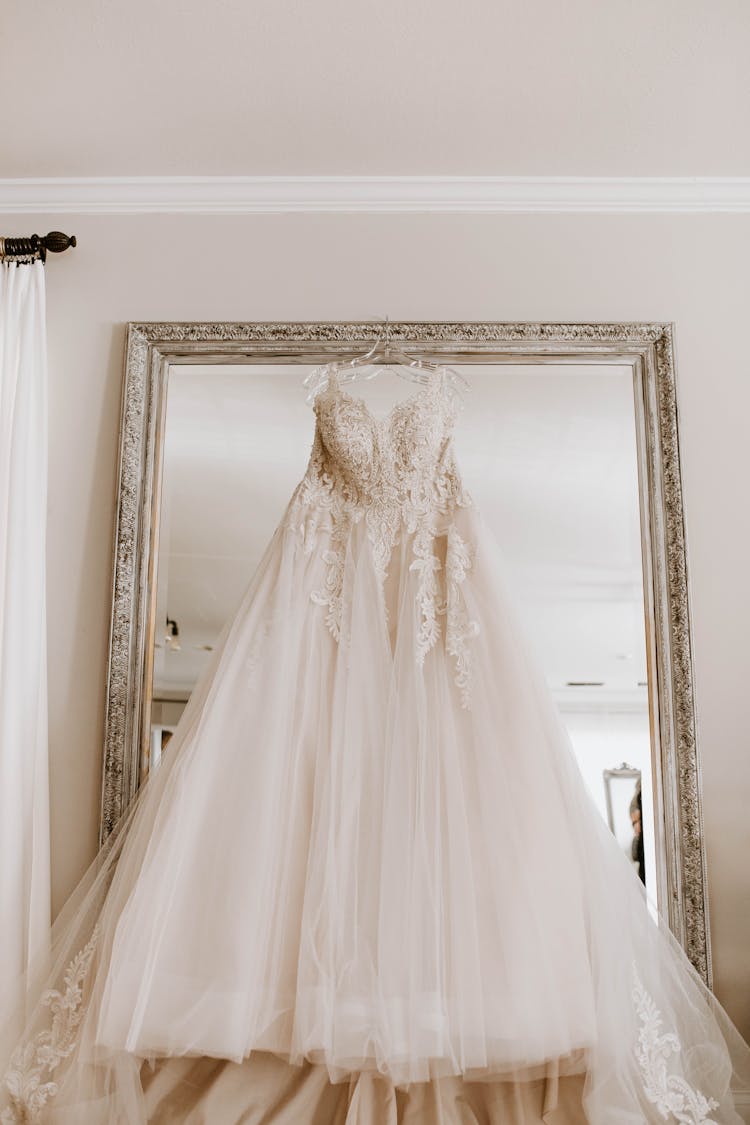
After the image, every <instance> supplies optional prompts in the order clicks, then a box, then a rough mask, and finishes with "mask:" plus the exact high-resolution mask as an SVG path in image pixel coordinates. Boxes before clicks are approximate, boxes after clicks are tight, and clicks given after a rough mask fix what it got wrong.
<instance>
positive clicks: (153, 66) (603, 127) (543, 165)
mask: <svg viewBox="0 0 750 1125" xmlns="http://www.w3.org/2000/svg"><path fill="white" fill-rule="evenodd" d="M749 32H750V6H748V4H747V2H746V0H715V2H712V3H710V4H709V3H706V2H705V0H659V2H658V3H654V0H628V2H627V3H625V2H624V0H615V2H612V3H602V2H601V0H568V2H567V3H565V4H560V3H558V2H555V0H540V2H537V3H534V4H528V3H526V4H524V3H520V2H518V0H517V2H516V3H509V2H507V0H505V2H503V0H464V2H463V3H462V4H461V5H457V4H455V3H454V2H453V0H410V2H405V0H377V2H373V0H318V2H316V3H309V2H303V0H288V2H286V3H279V2H278V0H252V2H250V3H248V2H247V0H220V2H213V3H206V2H205V0H159V2H158V3H152V2H147V0H130V3H127V4H125V3H112V2H109V3H104V2H102V0H70V2H68V3H65V4H50V3H47V2H46V0H25V2H24V3H16V4H5V5H4V7H3V14H2V40H3V65H2V68H1V73H0V95H1V96H0V137H1V138H2V140H1V141H0V176H3V177H21V176H85V175H93V176H106V175H111V176H122V175H195V174H204V175H231V174H244V175H257V174H267V175H277V174H290V175H300V174H322V175H332V174H367V175H385V174H393V175H404V174H427V175H432V174H443V175H445V174H461V175H480V174H487V175H533V174H539V175H562V174H571V175H577V176H578V175H612V176H617V175H635V176H659V175H683V176H690V175H697V174H703V175H717V176H730V175H747V174H748V173H750V141H749V140H748V131H747V122H748V120H749V119H750V83H748V81H747V48H748V33H749Z"/></svg>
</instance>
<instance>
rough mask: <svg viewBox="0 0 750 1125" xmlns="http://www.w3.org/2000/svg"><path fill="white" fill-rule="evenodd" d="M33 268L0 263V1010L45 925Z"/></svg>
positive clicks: (41, 509)
mask: <svg viewBox="0 0 750 1125" xmlns="http://www.w3.org/2000/svg"><path fill="white" fill-rule="evenodd" d="M46 518H47V341H46V326H45V285H44V265H43V263H42V262H40V261H36V262H7V263H2V264H0V1004H3V1003H9V1004H14V1003H15V1001H16V1000H17V999H18V996H19V991H18V990H19V987H20V983H21V982H20V978H21V974H22V973H23V972H24V971H25V970H26V968H27V966H28V964H29V961H30V959H31V958H33V957H35V956H36V954H37V953H43V951H44V946H45V943H46V942H47V940H48V937H49V925H50V854H49V781H48V756H47V639H46V630H47V620H46V604H45V593H46V583H45V545H46Z"/></svg>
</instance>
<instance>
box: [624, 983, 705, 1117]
mask: <svg viewBox="0 0 750 1125" xmlns="http://www.w3.org/2000/svg"><path fill="white" fill-rule="evenodd" d="M633 1000H634V1002H635V1007H636V1011H637V1012H638V1017H639V1019H640V1022H641V1026H640V1029H639V1031H638V1042H637V1044H636V1046H635V1048H634V1050H635V1057H636V1058H637V1060H638V1064H639V1066H640V1068H641V1075H642V1078H643V1088H644V1092H645V1094H646V1097H647V1098H648V1100H649V1101H650V1102H651V1103H652V1105H655V1106H656V1108H657V1110H658V1112H659V1114H660V1116H661V1117H663V1118H664V1120H665V1121H666V1120H667V1119H668V1118H669V1117H670V1116H671V1117H673V1118H674V1120H675V1121H677V1122H679V1123H680V1125H718V1122H717V1121H715V1120H714V1118H713V1117H709V1113H710V1111H711V1110H713V1109H718V1108H719V1103H718V1102H717V1101H714V1099H713V1098H707V1097H705V1096H704V1095H703V1094H702V1093H701V1092H700V1090H696V1089H694V1088H693V1087H692V1086H691V1085H690V1084H689V1082H688V1081H687V1080H686V1079H685V1078H683V1076H682V1075H681V1074H669V1073H667V1063H668V1061H669V1059H670V1058H671V1057H672V1056H673V1055H675V1056H676V1055H679V1054H680V1052H681V1050H682V1044H681V1043H680V1040H679V1039H678V1037H677V1036H676V1035H675V1034H674V1033H673V1032H665V1033H664V1034H660V1031H661V1025H662V1016H661V1012H660V1011H659V1009H658V1008H657V1006H656V1004H655V1002H654V999H653V997H652V996H651V994H650V993H649V992H647V990H646V988H645V986H644V984H643V982H642V980H641V979H640V977H639V976H638V971H637V969H636V967H635V963H634V964H633Z"/></svg>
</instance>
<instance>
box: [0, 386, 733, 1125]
mask: <svg viewBox="0 0 750 1125" xmlns="http://www.w3.org/2000/svg"><path fill="white" fill-rule="evenodd" d="M314 411H315V415H316V427H315V436H314V444H313V447H312V453H311V456H310V460H309V465H308V468H307V471H306V473H305V476H304V478H303V480H302V481H301V482H300V484H299V485H298V487H297V489H296V490H295V492H294V494H293V496H292V498H291V500H290V502H289V505H288V507H287V510H286V512H285V513H284V515H283V518H282V519H281V522H280V524H279V526H278V528H277V530H276V532H275V533H274V535H273V538H272V540H271V542H270V544H269V545H268V548H267V550H266V552H265V554H264V557H263V559H262V561H261V563H260V565H259V567H258V569H257V572H256V573H255V575H254V577H253V579H252V581H251V583H250V585H249V587H248V589H247V591H246V593H245V595H244V597H243V599H242V602H241V604H240V606H239V608H238V610H237V612H236V614H235V615H234V617H233V619H232V620H231V621H230V622H229V624H228V625H227V626H226V628H225V630H224V633H223V634H222V637H221V639H220V642H219V644H218V646H217V649H216V651H215V654H214V658H213V662H212V665H211V667H210V669H209V671H208V672H207V673H206V675H205V676H204V678H203V680H202V682H201V683H200V684H199V686H198V687H197V688H196V690H195V691H194V693H193V695H192V697H191V699H190V702H189V704H188V706H187V709H186V711H185V713H184V716H183V718H182V719H181V721H180V723H179V726H178V728H177V731H176V733H175V734H174V736H173V738H172V740H171V742H170V745H169V748H168V750H167V751H166V753H165V758H164V761H163V762H162V764H161V765H160V766H159V768H158V769H157V770H156V771H155V772H154V773H153V775H152V776H151V777H150V779H149V780H148V782H147V783H146V784H145V785H144V786H143V788H142V790H141V793H140V795H139V797H138V799H137V801H136V802H135V805H134V807H133V809H132V810H131V811H130V813H129V814H128V816H127V817H126V819H125V822H124V824H123V825H122V826H121V828H120V829H119V831H118V832H117V833H116V834H115V835H114V837H113V839H112V840H111V841H110V843H109V844H108V846H107V848H106V849H105V850H104V851H103V853H102V854H101V856H100V857H99V858H98V860H97V862H96V864H95V866H94V868H93V869H92V871H91V872H90V873H89V875H88V876H87V878H86V879H85V880H84V883H83V884H82V885H81V888H80V890H79V891H78V893H77V895H76V896H75V897H74V899H73V900H71V902H70V903H69V905H68V907H67V908H66V910H65V911H64V912H63V915H62V916H61V918H60V920H59V921H58V923H57V926H56V931H55V944H54V956H53V964H52V966H51V967H48V969H47V971H46V974H42V973H40V974H39V979H38V980H36V981H30V982H29V985H28V995H29V1011H28V1012H27V1018H26V1021H25V1029H24V1031H23V1034H22V1035H21V1036H20V1037H19V1036H18V1034H17V1032H16V1031H15V1029H14V1028H12V1026H10V1024H9V1028H8V1030H7V1031H6V1042H5V1043H4V1044H3V1047H4V1049H5V1054H4V1056H3V1060H4V1061H6V1060H7V1059H9V1060H10V1061H9V1063H8V1067H7V1073H6V1076H5V1081H4V1084H3V1093H2V1095H1V1097H2V1099H4V1100H0V1106H2V1107H4V1109H3V1110H2V1113H1V1114H0V1121H2V1125H10V1123H17V1122H21V1121H43V1122H55V1123H61V1122H76V1123H79V1122H86V1123H94V1122H96V1123H100V1122H101V1123H104V1122H106V1123H108V1125H109V1123H112V1122H116V1123H125V1122H127V1123H131V1125H132V1123H136V1122H144V1121H147V1120H154V1121H155V1120H159V1121H175V1122H176V1121H188V1122H199V1121H210V1122H212V1123H214V1122H215V1123H217V1125H223V1123H225V1122H226V1123H227V1125H229V1123H232V1122H235V1121H236V1122H239V1121H243V1122H256V1121H257V1122H260V1121H263V1122H272V1123H274V1125H276V1123H277V1122H278V1123H279V1125H281V1123H282V1122H293V1121H294V1122H303V1123H304V1122H321V1123H323V1122H325V1123H326V1125H329V1123H334V1122H341V1125H344V1123H345V1122H346V1123H347V1125H355V1123H361V1122H366V1123H367V1125H380V1123H383V1125H387V1123H391V1125H393V1123H395V1122H396V1121H399V1122H401V1121H404V1122H405V1121H410V1122H411V1121H413V1122H417V1121H423V1122H433V1121H434V1122H443V1123H445V1125H453V1123H456V1125H458V1123H459V1122H460V1123H462V1125H463V1123H465V1122H472V1123H479V1122H491V1123H492V1125H498V1123H499V1122H500V1121H502V1122H532V1121H533V1122H536V1121H541V1120H545V1121H565V1122H568V1123H569V1122H582V1121H589V1122H593V1123H595V1125H610V1123H611V1125H625V1123H635V1122H663V1121H670V1122H671V1121H676V1122H686V1123H691V1125H706V1123H709V1122H721V1123H728V1122H738V1121H739V1120H740V1118H739V1117H738V1116H737V1114H736V1112H735V1110H734V1109H733V1098H732V1091H731V1086H732V1083H733V1082H734V1084H735V1085H738V1084H741V1083H747V1075H748V1072H749V1071H750V1066H748V1048H747V1046H746V1045H745V1044H744V1043H743V1041H742V1040H741V1038H740V1036H739V1035H738V1033H737V1032H736V1030H735V1029H734V1027H733V1026H732V1024H731V1023H730V1021H729V1019H728V1017H727V1016H726V1014H725V1013H724V1011H723V1009H721V1007H720V1006H719V1005H718V1003H717V1002H716V1001H715V1000H714V998H713V997H712V996H711V994H710V993H709V992H708V990H707V989H706V988H705V987H704V985H703V984H702V982H701V981H700V979H699V977H698V975H697V974H696V973H695V971H694V970H693V969H692V967H691V966H690V964H689V962H688V961H687V959H686V957H685V955H684V953H683V952H682V950H681V949H680V947H679V946H678V944H677V942H676V941H675V940H674V938H673V937H672V936H671V935H670V933H669V932H668V930H667V928H666V926H665V925H664V924H657V923H655V922H654V921H653V920H652V919H651V917H650V916H649V913H648V910H647V907H646V904H645V900H644V897H643V891H642V887H641V884H640V882H639V880H638V879H637V877H636V875H635V874H634V873H633V870H632V868H631V865H630V864H629V863H628V861H627V860H626V858H625V857H624V856H623V854H622V853H621V851H620V849H619V847H618V845H617V843H616V842H615V840H614V838H613V837H612V836H611V834H610V833H609V831H608V829H607V828H606V825H605V824H604V823H603V821H602V820H601V818H600V816H599V814H598V812H597V810H596V809H595V807H594V805H593V803H592V801H591V800H590V798H589V797H588V795H587V793H586V791H585V788H584V784H583V781H582V779H581V776H580V774H579V772H578V768H577V765H576V763H575V759H574V757H573V753H572V749H571V747H570V744H569V741H568V738H567V735H566V733H565V730H564V727H563V726H562V723H561V720H560V719H559V717H558V714H557V712H556V709H555V706H554V704H553V702H552V701H551V698H550V696H549V693H548V690H547V687H546V685H545V683H544V681H543V678H542V676H541V674H540V672H539V671H538V669H536V668H535V667H534V665H533V661H531V660H530V658H529V656H528V654H527V650H526V647H525V642H524V639H523V637H522V635H521V632H520V630H519V626H518V624H517V621H516V618H515V615H514V612H513V610H512V608H511V602H510V599H509V596H508V594H507V593H506V588H505V585H504V579H503V577H502V562H501V558H500V555H499V549H498V547H497V546H496V544H495V542H494V540H493V538H492V536H491V535H490V534H489V532H488V531H487V530H486V528H485V527H484V526H483V524H482V522H481V518H480V516H479V514H478V512H477V510H476V509H475V507H474V505H473V504H472V501H471V498H470V496H469V495H468V493H467V492H466V491H465V489H464V486H463V483H462V481H461V476H460V474H459V471H458V468H457V465H456V461H455V458H454V453H453V445H452V439H451V435H452V430H453V426H454V423H455V421H456V417H457V415H458V412H459V406H458V403H457V400H456V397H455V395H454V394H453V393H451V390H450V388H449V386H448V383H447V379H446V373H445V371H444V369H436V371H435V373H434V374H433V375H432V376H431V378H430V381H429V383H428V384H427V385H426V386H425V387H424V388H422V389H420V390H418V391H417V392H416V393H415V394H413V395H411V397H409V398H407V399H406V400H404V401H400V402H398V403H397V404H396V405H395V406H394V407H393V409H392V410H391V411H390V413H389V414H388V415H387V416H385V417H376V416H375V415H374V414H373V413H372V412H371V410H370V409H369V408H368V407H367V406H366V405H365V403H364V401H363V400H362V399H360V398H358V397H357V396H356V395H353V394H350V393H349V392H347V391H346V390H345V389H344V388H343V387H342V386H341V385H340V383H339V380H338V375H337V367H336V365H329V367H328V369H327V379H326V380H325V381H324V384H323V386H322V387H321V389H320V390H319V393H318V394H317V396H316V398H315V400H314ZM247 518H248V519H250V518H252V513H247ZM42 977H44V979H42ZM11 1039H13V1040H14V1042H12V1043H11V1042H9V1041H8V1040H11ZM733 1072H734V1078H733ZM264 1102H265V1104H264ZM251 1106H252V1107H253V1108H249V1107H251ZM274 1106H275V1107H276V1108H275V1109H273V1107H274ZM290 1107H292V1108H290ZM295 1107H296V1108H295Z"/></svg>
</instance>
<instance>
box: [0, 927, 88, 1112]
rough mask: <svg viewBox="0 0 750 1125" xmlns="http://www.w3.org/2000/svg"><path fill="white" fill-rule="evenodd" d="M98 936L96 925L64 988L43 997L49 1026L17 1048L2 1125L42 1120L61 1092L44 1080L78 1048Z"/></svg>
mask: <svg viewBox="0 0 750 1125" xmlns="http://www.w3.org/2000/svg"><path fill="white" fill-rule="evenodd" d="M98 939H99V926H98V925H96V926H95V927H94V929H93V931H92V934H91V937H90V938H89V941H88V944H87V945H86V946H85V947H84V948H83V949H82V950H81V951H80V952H79V953H77V954H76V955H75V957H74V958H73V960H72V961H71V962H70V964H69V965H68V967H67V969H66V970H65V976H64V977H63V985H64V990H63V991H62V992H58V991H57V989H51V990H50V991H49V992H45V993H44V995H43V996H42V1000H41V1002H42V1004H43V1005H44V1006H45V1007H47V1008H49V1010H50V1012H51V1013H52V1023H51V1025H50V1027H49V1028H43V1029H42V1031H39V1032H37V1034H36V1035H34V1036H33V1037H32V1038H31V1039H30V1040H29V1041H28V1042H27V1043H21V1045H20V1046H19V1047H18V1048H17V1049H16V1050H15V1051H14V1053H13V1056H12V1058H11V1060H10V1065H9V1067H8V1070H7V1071H6V1073H5V1077H4V1079H3V1083H4V1085H5V1087H6V1089H7V1090H8V1093H9V1094H10V1100H11V1104H10V1106H9V1107H8V1108H7V1109H5V1110H3V1112H2V1114H0V1125H21V1123H26V1122H33V1121H37V1120H38V1119H39V1114H40V1113H41V1111H42V1110H43V1108H44V1106H45V1105H46V1104H47V1102H48V1101H49V1099H50V1098H52V1097H54V1096H55V1094H56V1093H57V1091H58V1085H57V1083H56V1082H54V1081H47V1082H44V1081H43V1080H42V1079H43V1077H44V1072H45V1071H47V1073H48V1076H49V1078H50V1079H51V1078H52V1075H53V1073H54V1071H55V1070H56V1069H57V1067H58V1066H59V1064H60V1063H61V1062H62V1061H63V1059H66V1058H68V1056H69V1055H71V1054H72V1053H73V1051H74V1050H75V1046H76V1043H77V1036H76V1031H77V1030H78V1026H79V1024H80V1023H81V1020H82V1019H83V1015H84V1012H85V1010H86V1007H85V1005H84V1003H83V982H84V981H85V979H86V976H87V975H88V971H89V968H90V966H91V961H92V959H93V956H94V950H95V949H96V944H97V941H98Z"/></svg>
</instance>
